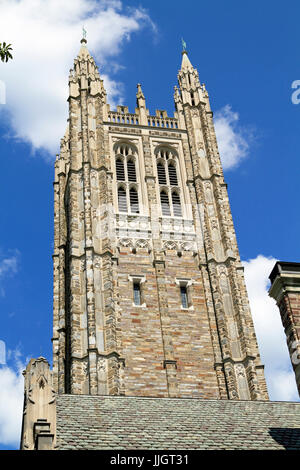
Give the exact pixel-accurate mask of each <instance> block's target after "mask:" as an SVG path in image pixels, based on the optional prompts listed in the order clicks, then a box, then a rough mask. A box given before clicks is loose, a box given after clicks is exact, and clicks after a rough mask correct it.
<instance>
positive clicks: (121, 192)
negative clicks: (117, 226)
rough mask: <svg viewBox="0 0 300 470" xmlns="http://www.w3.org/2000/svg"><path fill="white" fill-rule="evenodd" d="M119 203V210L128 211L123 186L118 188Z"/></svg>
mask: <svg viewBox="0 0 300 470" xmlns="http://www.w3.org/2000/svg"><path fill="white" fill-rule="evenodd" d="M118 205H119V212H127V199H126V191H125V189H124V188H122V187H121V188H119V189H118Z"/></svg>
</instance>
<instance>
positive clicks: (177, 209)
mask: <svg viewBox="0 0 300 470" xmlns="http://www.w3.org/2000/svg"><path fill="white" fill-rule="evenodd" d="M172 205H173V215H174V217H181V216H182V214H181V204H180V196H179V194H178V193H176V192H175V191H174V192H173V193H172Z"/></svg>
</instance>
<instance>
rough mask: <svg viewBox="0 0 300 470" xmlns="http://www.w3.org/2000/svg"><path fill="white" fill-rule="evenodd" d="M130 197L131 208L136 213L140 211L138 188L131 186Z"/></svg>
mask: <svg viewBox="0 0 300 470" xmlns="http://www.w3.org/2000/svg"><path fill="white" fill-rule="evenodd" d="M129 199H130V210H131V212H132V213H134V214H138V213H139V197H138V193H137V190H136V189H135V188H131V189H130V191H129Z"/></svg>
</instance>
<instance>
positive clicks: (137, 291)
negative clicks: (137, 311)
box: [133, 282, 141, 305]
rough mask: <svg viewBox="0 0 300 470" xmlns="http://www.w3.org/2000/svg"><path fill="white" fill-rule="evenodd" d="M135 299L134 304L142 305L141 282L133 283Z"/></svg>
mask: <svg viewBox="0 0 300 470" xmlns="http://www.w3.org/2000/svg"><path fill="white" fill-rule="evenodd" d="M133 301H134V305H141V284H140V283H139V282H134V283H133Z"/></svg>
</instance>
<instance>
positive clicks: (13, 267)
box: [0, 250, 19, 278]
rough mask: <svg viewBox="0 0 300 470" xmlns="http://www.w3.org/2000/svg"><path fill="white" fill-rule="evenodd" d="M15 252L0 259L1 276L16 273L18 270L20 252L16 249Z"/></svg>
mask: <svg viewBox="0 0 300 470" xmlns="http://www.w3.org/2000/svg"><path fill="white" fill-rule="evenodd" d="M14 253H15V254H13V255H11V256H5V257H2V259H0V278H3V277H5V276H8V275H11V274H15V273H16V272H17V270H18V262H19V252H18V250H15V252H14Z"/></svg>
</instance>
